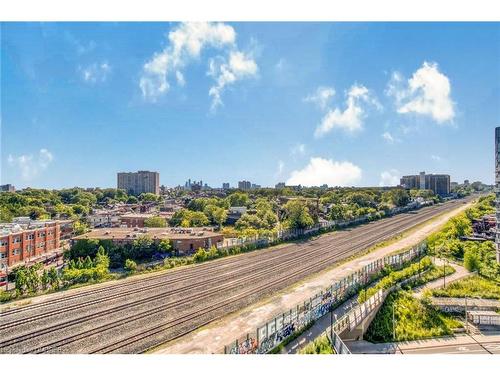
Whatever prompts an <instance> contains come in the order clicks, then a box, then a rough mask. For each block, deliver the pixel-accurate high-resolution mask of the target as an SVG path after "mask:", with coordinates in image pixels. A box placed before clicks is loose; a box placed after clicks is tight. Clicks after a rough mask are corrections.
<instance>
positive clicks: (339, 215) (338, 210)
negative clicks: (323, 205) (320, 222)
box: [329, 204, 347, 220]
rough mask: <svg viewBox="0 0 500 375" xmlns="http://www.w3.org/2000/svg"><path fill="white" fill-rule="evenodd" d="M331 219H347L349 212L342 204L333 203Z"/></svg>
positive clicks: (330, 213)
mask: <svg viewBox="0 0 500 375" xmlns="http://www.w3.org/2000/svg"><path fill="white" fill-rule="evenodd" d="M329 217H330V220H346V218H347V213H346V209H345V207H344V206H342V205H341V204H332V205H331V207H330V212H329Z"/></svg>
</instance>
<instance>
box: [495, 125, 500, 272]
mask: <svg viewBox="0 0 500 375" xmlns="http://www.w3.org/2000/svg"><path fill="white" fill-rule="evenodd" d="M495 195H496V197H495V198H496V200H495V207H496V218H497V233H496V237H495V243H496V247H497V262H499V263H500V127H497V128H495Z"/></svg>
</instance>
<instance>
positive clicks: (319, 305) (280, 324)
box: [224, 241, 427, 354]
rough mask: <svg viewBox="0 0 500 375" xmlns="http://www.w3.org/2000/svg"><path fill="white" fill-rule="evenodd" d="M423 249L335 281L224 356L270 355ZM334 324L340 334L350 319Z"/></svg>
mask: <svg viewBox="0 0 500 375" xmlns="http://www.w3.org/2000/svg"><path fill="white" fill-rule="evenodd" d="M426 249H427V245H426V242H425V241H424V242H421V243H419V244H418V245H416V246H414V247H412V248H410V249H408V250H406V251H403V252H401V253H399V254H395V255H389V256H386V257H383V258H380V259H377V260H375V261H373V262H371V263H370V264H367V265H365V266H364V267H363V268H361V269H360V270H358V271H355V272H353V273H351V274H350V275H348V276H346V277H344V278H343V279H341V280H340V281H336V282H335V283H333V284H332V285H331V286H330V288H328V289H327V290H325V291H322V292H320V293H318V294H316V295H314V296H313V297H311V298H309V299H308V300H305V301H304V302H303V303H302V304H300V305H297V306H295V307H294V308H292V309H290V310H288V311H285V312H283V313H282V314H280V315H278V316H276V317H274V318H273V319H271V320H269V321H268V322H267V323H265V324H264V325H262V326H260V327H258V328H257V329H256V330H255V332H252V333H248V334H246V335H245V336H244V337H242V338H240V339H238V340H236V341H235V342H233V343H231V344H230V345H226V346H225V347H224V353H227V354H264V353H267V352H269V351H270V350H271V349H273V348H274V347H276V346H277V345H279V344H280V343H281V342H283V341H284V340H285V339H287V338H288V337H290V336H291V335H293V334H294V333H296V332H301V331H302V330H303V329H305V328H306V327H307V326H308V325H310V324H311V323H312V322H314V321H315V320H317V319H319V318H321V317H322V316H323V315H325V314H326V313H328V312H329V311H330V310H331V309H333V308H335V307H337V306H339V305H340V304H341V303H343V302H344V301H346V300H347V299H348V298H350V297H351V296H353V295H355V294H356V293H357V292H358V290H360V289H361V288H363V287H365V286H367V285H369V284H370V283H371V282H372V277H373V276H375V275H376V274H378V273H379V272H380V271H381V270H382V269H383V268H384V267H386V266H391V267H393V268H400V267H402V266H403V265H404V264H405V263H407V262H408V261H410V260H412V259H415V258H417V257H419V256H421V255H423V254H424V253H425V252H426ZM372 298H373V297H372ZM372 302H373V301H372ZM335 324H336V325H339V327H338V329H340V330H342V329H341V328H342V324H346V325H348V326H349V325H350V320H349V316H344V317H343V318H341V319H340V320H337V322H336V323H335Z"/></svg>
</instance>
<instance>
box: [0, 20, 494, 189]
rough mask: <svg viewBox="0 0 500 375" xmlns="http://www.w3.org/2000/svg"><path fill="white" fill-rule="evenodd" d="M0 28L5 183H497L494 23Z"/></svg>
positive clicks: (14, 25) (59, 185)
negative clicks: (138, 177) (425, 176)
mask: <svg viewBox="0 0 500 375" xmlns="http://www.w3.org/2000/svg"><path fill="white" fill-rule="evenodd" d="M1 27H2V39H3V43H2V77H3V79H2V93H3V95H2V122H1V125H2V139H1V142H2V143H1V144H2V151H1V173H0V175H1V183H2V184H7V183H10V184H13V185H14V186H16V188H23V187H26V186H31V187H40V188H63V187H73V186H81V187H94V186H100V187H114V186H116V183H115V178H116V173H117V172H119V171H122V170H125V171H126V170H130V171H134V170H153V171H157V172H159V173H160V175H161V180H160V184H162V185H166V186H177V185H181V184H182V183H183V182H184V181H185V180H187V179H188V178H190V177H191V176H199V177H198V178H201V179H203V181H204V182H206V183H207V184H208V185H210V186H212V187H220V186H222V183H223V182H227V181H229V182H230V183H231V186H234V185H235V184H236V183H237V181H241V180H249V181H251V182H253V183H256V184H261V185H263V186H274V185H275V184H276V183H278V182H283V181H284V182H286V183H287V184H289V185H298V184H302V185H317V186H319V185H323V184H328V185H329V186H336V185H341V186H378V185H380V184H382V185H397V183H398V182H399V178H400V177H401V176H403V175H407V174H413V173H418V172H420V171H422V170H425V171H426V172H428V173H445V174H450V176H451V180H452V181H457V182H462V181H463V180H465V179H469V180H470V181H471V182H472V181H476V180H479V181H482V182H484V183H487V184H491V183H493V180H494V177H493V176H494V158H493V155H494V144H493V142H492V141H491V138H492V134H493V132H494V128H495V126H498V125H500V124H499V123H498V119H499V118H500V116H499V114H500V109H499V108H498V106H497V105H496V103H498V102H499V101H500V90H499V88H500V87H499V83H498V80H495V79H492V78H494V77H495V74H497V67H496V65H495V64H496V61H498V60H499V59H500V47H498V45H497V44H496V43H494V42H495V40H498V37H499V36H500V27H499V25H498V24H488V23H483V24H475V23H451V24H450V23H431V24H422V23H417V24H402V23H394V24H387V23H378V24H377V23H363V24H361V23H327V24H326V23H323V24H322V23H284V24H280V23H209V24H183V23H142V24H141V23H135V24H131V23H117V24H116V23H115V24H110V23H89V24H79V23H76V24H68V23H61V24H54V23H43V24H39V23H24V24H23V23H9V24H6V23H2V26H1ZM457 43H458V45H459V46H460V48H457ZM367 61H369V64H367V63H366V62H367ZM21 97H22V98H23V100H19V98H21ZM75 172H76V173H75ZM395 182H396V183H395Z"/></svg>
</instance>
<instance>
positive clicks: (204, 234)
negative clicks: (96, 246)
mask: <svg viewBox="0 0 500 375" xmlns="http://www.w3.org/2000/svg"><path fill="white" fill-rule="evenodd" d="M145 235H148V236H150V237H151V238H158V239H160V240H161V239H169V240H186V239H194V238H213V237H219V236H222V234H221V233H219V232H213V231H211V230H208V229H202V228H196V229H194V228H177V227H176V228H173V227H167V228H99V229H94V230H92V231H91V232H89V233H85V234H82V235H80V236H76V237H73V239H74V240H86V239H97V240H133V239H135V238H138V237H141V236H145Z"/></svg>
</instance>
